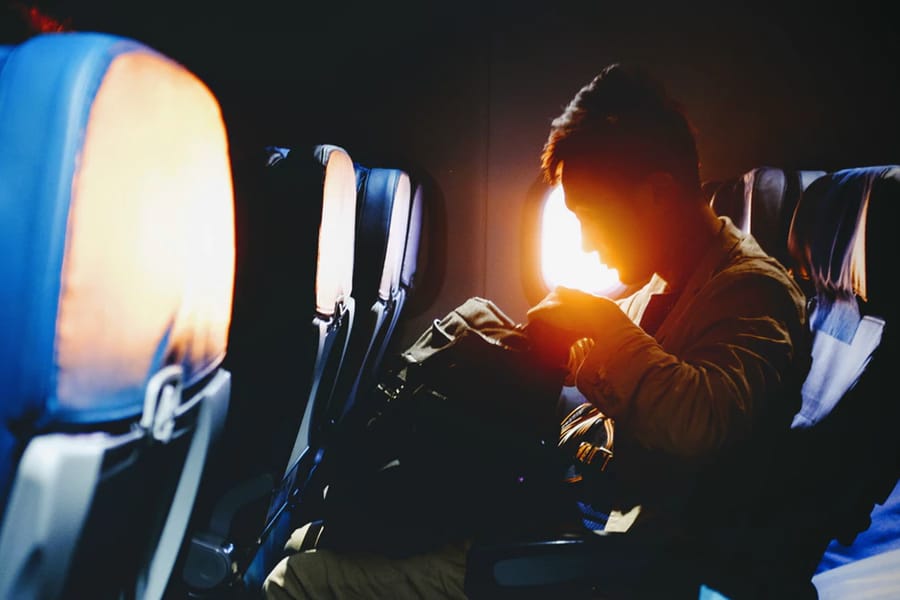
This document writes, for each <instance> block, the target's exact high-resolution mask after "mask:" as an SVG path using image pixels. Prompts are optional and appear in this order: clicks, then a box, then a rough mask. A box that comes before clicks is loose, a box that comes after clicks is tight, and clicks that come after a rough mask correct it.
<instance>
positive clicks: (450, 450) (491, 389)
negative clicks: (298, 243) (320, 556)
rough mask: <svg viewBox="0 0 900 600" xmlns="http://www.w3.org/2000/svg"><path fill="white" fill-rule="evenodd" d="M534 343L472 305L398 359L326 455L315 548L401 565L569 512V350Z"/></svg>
mask: <svg viewBox="0 0 900 600" xmlns="http://www.w3.org/2000/svg"><path fill="white" fill-rule="evenodd" d="M531 334H533V332H529V331H527V330H526V328H525V327H523V326H520V325H517V324H516V323H514V322H513V321H512V320H511V319H510V318H509V317H508V316H507V315H505V314H504V313H503V312H502V311H501V310H500V309H499V308H498V307H497V306H496V305H495V304H494V303H492V302H491V301H489V300H485V299H483V298H477V297H475V298H470V299H469V300H467V301H466V302H464V303H463V304H462V305H460V306H459V307H457V308H456V309H454V310H453V311H451V312H450V313H449V314H448V315H447V316H445V317H444V318H443V319H440V320H435V321H434V323H433V324H432V326H431V327H429V329H428V330H427V331H425V332H424V333H423V334H422V335H421V336H420V338H419V339H418V340H417V341H416V342H415V343H414V344H413V345H412V346H410V347H409V348H408V349H407V350H406V351H405V352H403V353H402V354H401V355H400V357H399V362H398V364H397V365H396V366H395V367H394V368H391V369H388V371H387V374H386V375H385V377H384V378H383V379H382V381H381V383H380V384H379V385H378V387H377V389H376V390H375V391H374V396H373V397H371V398H368V399H367V402H365V403H364V404H360V405H359V406H358V410H359V409H362V408H363V407H364V406H366V405H368V407H369V409H367V410H363V411H362V413H359V412H358V413H357V414H356V415H355V420H351V421H350V422H349V423H348V424H345V426H344V427H343V428H342V429H343V431H344V434H343V436H344V437H343V438H342V439H341V440H340V441H339V443H338V444H336V446H335V447H333V449H332V459H331V460H332V462H331V465H330V467H331V468H330V471H329V472H331V473H333V474H334V477H333V478H332V480H331V481H332V483H331V484H330V485H329V489H328V494H327V498H326V502H325V507H326V510H325V515H326V516H325V528H324V533H323V536H322V538H321V540H320V547H329V546H330V547H334V548H342V549H360V550H373V551H378V552H381V553H385V554H388V555H394V556H403V555H408V554H411V553H415V552H421V551H424V550H428V549H429V548H433V547H436V546H438V545H440V544H442V543H445V542H448V541H451V540H453V539H459V538H461V537H467V536H473V535H490V534H503V533H504V532H515V533H524V532H526V531H529V530H534V529H539V528H540V527H542V526H543V525H544V521H543V520H542V519H543V518H544V517H546V518H547V519H550V520H552V521H553V522H556V521H557V520H558V515H559V511H560V510H563V511H565V510H569V508H568V507H570V506H574V504H573V503H572V502H571V501H566V500H565V487H566V486H565V482H564V477H565V468H566V461H565V459H564V455H563V453H562V452H560V450H559V447H558V443H559V434H560V424H559V419H558V417H557V414H556V411H557V402H558V400H559V396H560V392H561V390H562V385H563V380H564V378H565V374H566V358H567V355H568V344H567V343H562V342H561V343H559V344H556V345H554V344H553V343H551V342H549V340H548V339H542V340H541V344H536V343H535V342H534V340H533V339H532V335H531ZM353 423H355V425H354V424H353ZM548 524H549V523H548Z"/></svg>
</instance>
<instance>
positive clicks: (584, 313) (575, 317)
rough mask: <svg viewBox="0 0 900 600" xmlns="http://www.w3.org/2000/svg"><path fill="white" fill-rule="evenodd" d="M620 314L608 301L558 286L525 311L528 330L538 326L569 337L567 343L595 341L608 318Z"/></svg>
mask: <svg viewBox="0 0 900 600" xmlns="http://www.w3.org/2000/svg"><path fill="white" fill-rule="evenodd" d="M611 311H615V313H619V312H621V311H620V309H619V307H618V305H617V304H616V303H615V302H613V301H612V300H610V299H609V298H603V297H600V296H594V295H592V294H588V293H586V292H582V291H580V290H575V289H571V288H565V287H558V288H556V289H555V290H553V291H552V292H550V293H549V294H547V296H546V297H544V299H543V300H541V301H540V302H538V303H537V304H536V305H535V306H534V307H532V308H531V309H530V310H529V311H528V324H529V328H531V327H532V324H534V323H541V324H542V325H541V326H542V327H548V328H550V329H552V330H555V331H557V332H559V334H560V335H565V336H567V337H569V338H570V343H574V342H575V340H578V339H581V338H584V337H587V338H596V336H597V335H600V334H601V332H602V331H603V324H604V323H605V322H606V321H607V320H608V319H609V318H610V315H611V314H613V313H612V312H611Z"/></svg>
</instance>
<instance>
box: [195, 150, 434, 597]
mask: <svg viewBox="0 0 900 600" xmlns="http://www.w3.org/2000/svg"><path fill="white" fill-rule="evenodd" d="M235 168H236V175H235V181H236V186H237V204H238V207H239V208H238V213H239V218H238V262H237V265H238V270H237V282H236V287H235V310H234V318H233V323H232V330H231V337H230V344H229V352H228V356H227V358H226V365H227V366H228V368H229V369H230V371H231V372H232V374H233V378H234V391H233V400H232V406H233V410H232V411H231V413H230V414H229V419H228V422H227V425H226V432H227V434H228V435H229V439H231V440H235V441H236V442H237V443H235V444H234V446H233V447H232V448H231V449H229V450H228V451H227V452H225V453H224V454H223V457H222V459H221V460H220V461H219V463H218V466H219V468H218V469H217V470H216V471H215V473H216V475H214V476H212V479H213V480H214V481H213V482H212V483H211V484H210V487H209V488H208V492H207V494H206V502H205V505H204V506H202V507H200V508H198V511H197V512H198V514H197V516H196V519H195V526H196V531H197V533H196V535H195V538H196V540H195V542H193V543H192V545H191V547H190V548H189V549H188V550H187V555H186V557H185V565H184V578H185V581H186V583H187V584H188V587H190V588H191V589H193V590H195V591H196V590H200V591H207V592H208V591H210V590H212V589H214V588H215V587H216V586H219V585H221V584H223V583H224V582H226V581H227V580H228V578H229V577H230V576H231V575H232V570H233V563H235V562H236V563H238V564H239V565H240V566H239V570H240V569H243V568H245V567H246V566H247V561H249V560H250V557H251V555H252V554H253V553H255V552H257V549H256V548H257V545H259V544H260V543H263V544H266V543H274V542H272V541H271V540H273V539H275V538H276V537H277V536H278V535H279V531H278V530H277V528H275V527H274V522H275V521H277V519H278V518H279V517H280V516H281V515H282V514H283V513H284V511H285V510H286V508H287V506H288V503H291V502H294V501H296V495H297V493H298V490H299V489H300V488H304V487H307V486H309V485H311V484H309V483H307V480H308V479H309V478H310V477H311V476H312V473H313V472H314V470H315V468H316V465H317V463H318V461H319V460H320V458H321V456H320V455H321V449H322V447H323V446H324V445H325V444H326V443H327V439H328V436H329V433H330V432H331V431H332V430H333V429H334V428H335V427H336V425H337V424H338V423H339V422H340V420H341V418H342V416H343V414H344V413H345V412H346V411H347V410H348V409H349V407H350V406H351V405H352V404H353V402H354V401H355V398H356V396H357V394H358V392H359V390H364V389H365V388H364V386H366V385H368V384H369V382H372V381H374V379H375V374H376V373H377V371H378V370H379V368H380V365H381V360H382V358H383V357H384V354H385V351H386V348H387V346H388V344H389V343H390V341H391V338H392V335H393V332H394V330H395V328H396V326H397V323H398V321H399V318H400V315H401V312H402V309H403V307H404V305H405V301H406V298H407V295H408V294H410V293H411V292H412V291H413V288H414V286H415V283H416V276H417V265H418V258H419V250H420V239H421V234H422V227H423V192H422V185H421V184H420V183H419V182H417V181H413V180H412V178H411V177H410V175H409V174H408V173H407V172H406V171H404V170H403V169H400V168H393V167H368V166H364V165H362V164H360V163H359V162H355V161H354V160H353V159H352V158H351V155H350V153H349V152H348V151H347V150H346V149H344V148H343V147H340V146H337V145H327V144H326V145H316V146H313V147H311V148H310V147H291V148H288V147H277V146H272V147H267V148H265V149H264V153H263V156H262V157H261V158H260V157H254V158H253V159H251V160H249V161H248V162H245V163H240V164H238V165H236V167H235ZM260 476H262V479H261V480H260ZM252 481H258V484H249V485H248V483H247V482H252ZM235 493H237V494H238V497H235ZM223 515H228V516H227V518H223ZM283 542H284V540H281V543H282V544H283ZM235 545H236V546H238V547H239V548H241V549H245V550H246V551H247V553H248V554H246V555H243V556H235V555H233V554H231V553H225V552H224V550H223V549H224V548H232V547H234V546H235ZM210 565H215V568H213V569H210V568H209V567H210Z"/></svg>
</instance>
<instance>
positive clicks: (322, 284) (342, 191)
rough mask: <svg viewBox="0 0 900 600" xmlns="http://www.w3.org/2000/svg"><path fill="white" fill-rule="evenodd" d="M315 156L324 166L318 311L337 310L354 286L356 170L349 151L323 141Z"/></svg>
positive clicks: (323, 313) (317, 296) (317, 294)
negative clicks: (323, 143) (324, 143)
mask: <svg viewBox="0 0 900 600" xmlns="http://www.w3.org/2000/svg"><path fill="white" fill-rule="evenodd" d="M315 153H316V156H317V157H318V160H319V161H320V162H321V164H322V165H323V166H324V168H325V175H324V181H323V184H322V224H321V227H320V229H319V253H318V257H319V258H318V264H317V266H316V311H317V312H318V313H319V314H322V315H331V314H332V313H334V310H335V306H337V305H338V304H339V303H340V302H342V301H343V300H344V299H345V298H348V297H349V296H350V293H351V291H352V289H353V243H354V240H355V238H356V230H355V227H356V171H355V170H354V168H353V161H352V160H351V159H350V155H349V154H347V152H346V151H344V150H343V149H342V148H339V147H338V146H331V145H322V146H318V147H317V148H316V151H315Z"/></svg>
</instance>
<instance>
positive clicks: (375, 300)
mask: <svg viewBox="0 0 900 600" xmlns="http://www.w3.org/2000/svg"><path fill="white" fill-rule="evenodd" d="M355 168H356V178H357V226H356V227H357V229H356V248H355V257H354V269H353V295H354V299H355V301H356V305H357V306H358V307H360V308H359V311H358V313H357V318H356V322H355V324H354V328H353V332H352V333H351V338H350V341H349V346H348V349H347V368H346V369H345V370H343V371H342V372H341V374H340V378H339V381H338V386H337V388H336V391H335V398H334V402H333V406H332V407H331V408H330V410H329V413H328V414H327V417H326V418H327V421H328V423H329V424H336V423H338V422H339V421H341V420H342V418H343V416H344V415H345V414H346V413H347V412H348V411H349V410H350V409H351V408H352V407H353V406H354V404H355V403H356V401H357V397H358V396H359V395H360V394H365V393H366V392H367V390H368V389H369V388H370V387H373V386H374V379H375V377H376V375H377V373H378V371H379V369H380V367H381V360H382V358H383V349H384V348H385V346H386V345H387V344H388V343H389V342H390V339H391V337H392V335H393V332H394V328H395V327H396V324H397V319H398V318H399V316H400V313H401V311H402V308H403V304H404V300H405V297H406V287H405V286H404V285H401V280H402V275H403V267H404V250H405V247H406V244H407V241H408V237H409V236H408V234H409V231H410V218H411V216H412V212H411V210H410V209H411V206H412V189H411V182H410V177H409V175H408V174H407V173H406V172H405V171H403V170H401V169H394V168H386V167H366V166H363V165H361V164H359V163H357V164H356V165H355Z"/></svg>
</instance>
